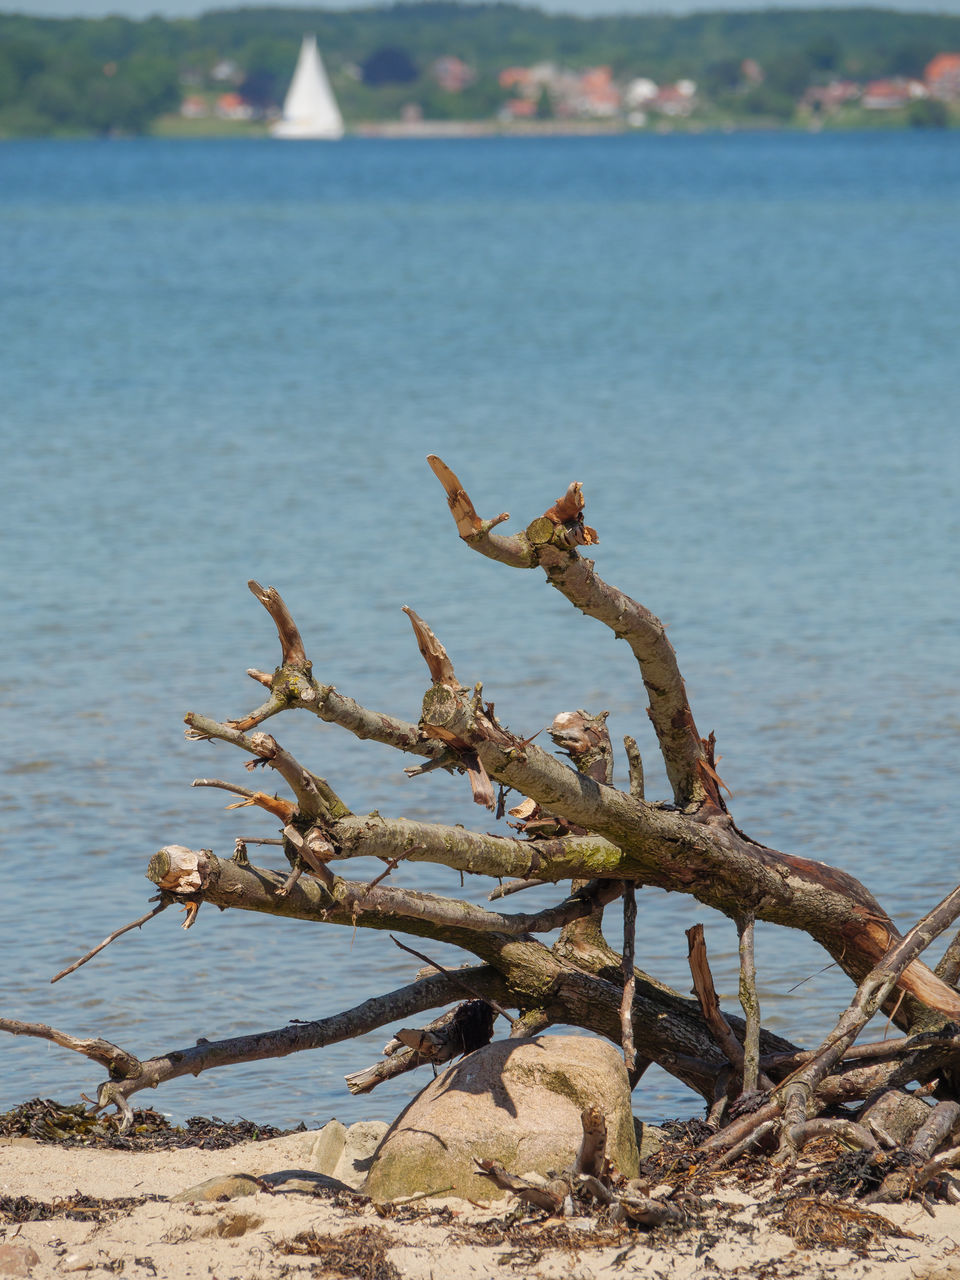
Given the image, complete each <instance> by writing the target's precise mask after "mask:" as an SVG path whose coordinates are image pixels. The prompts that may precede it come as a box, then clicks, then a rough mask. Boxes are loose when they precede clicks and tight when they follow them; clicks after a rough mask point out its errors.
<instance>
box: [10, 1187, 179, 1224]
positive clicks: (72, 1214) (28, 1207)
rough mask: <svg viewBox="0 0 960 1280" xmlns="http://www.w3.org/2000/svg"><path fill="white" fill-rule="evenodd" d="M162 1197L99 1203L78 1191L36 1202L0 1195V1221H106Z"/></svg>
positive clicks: (30, 1199)
mask: <svg viewBox="0 0 960 1280" xmlns="http://www.w3.org/2000/svg"><path fill="white" fill-rule="evenodd" d="M163 1198H164V1197H163V1196H153V1195H151V1196H124V1197H122V1198H121V1199H119V1200H100V1199H97V1198H96V1197H95V1196H85V1195H81V1193H80V1192H79V1191H77V1192H75V1193H74V1194H73V1195H72V1196H65V1197H64V1198H62V1199H58V1200H51V1201H50V1202H49V1203H48V1202H47V1201H44V1200H34V1199H33V1197H32V1196H4V1195H0V1222H17V1223H19V1222H48V1221H49V1220H50V1219H51V1218H70V1219H71V1220H72V1221H74V1222H106V1221H108V1219H110V1218H111V1217H115V1216H116V1215H117V1214H120V1213H126V1212H128V1211H129V1210H130V1209H136V1208H137V1207H138V1206H139V1205H142V1204H146V1203H147V1201H148V1200H162V1199H163Z"/></svg>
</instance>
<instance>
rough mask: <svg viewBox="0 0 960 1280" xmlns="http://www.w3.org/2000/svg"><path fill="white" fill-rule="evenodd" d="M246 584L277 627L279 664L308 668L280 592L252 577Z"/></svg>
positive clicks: (294, 626)
mask: <svg viewBox="0 0 960 1280" xmlns="http://www.w3.org/2000/svg"><path fill="white" fill-rule="evenodd" d="M247 586H248V587H249V588H250V590H251V591H252V592H253V594H254V595H255V596H256V598H257V599H258V600H259V601H260V603H261V604H262V605H263V607H264V608H265V609H266V611H267V613H269V615H270V617H271V618H272V619H273V621H274V625H275V626H276V628H277V636H278V638H279V640H280V650H281V659H280V661H281V665H282V666H284V667H294V668H297V669H300V670H303V669H309V666H310V663H309V661H308V659H307V654H306V650H305V649H304V647H303V640H302V639H301V637H300V631H299V628H298V627H297V624H296V623H295V622H294V620H293V617H292V615H291V613H290V610H289V609H288V608H287V606H286V604H284V601H283V598H282V596H281V595H280V592H279V591H277V589H276V587H261V585H260V583H259V582H254V581H253V579H252V578H251V580H250V581H249V582H248V583H247Z"/></svg>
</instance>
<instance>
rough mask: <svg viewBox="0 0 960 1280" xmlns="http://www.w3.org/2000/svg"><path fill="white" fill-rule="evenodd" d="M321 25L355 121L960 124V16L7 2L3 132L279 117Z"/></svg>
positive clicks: (199, 132) (452, 124)
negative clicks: (39, 11) (161, 13)
mask: <svg viewBox="0 0 960 1280" xmlns="http://www.w3.org/2000/svg"><path fill="white" fill-rule="evenodd" d="M308 31H309V32H314V33H315V34H316V36H317V39H318V43H319V46H320V49H321V52H322V55H323V58H324V62H325V64H326V68H327V71H328V73H329V76H330V80H331V83H332V86H333V90H334V93H335V95H336V98H337V100H338V102H339V104H340V108H341V110H342V112H343V115H344V118H345V120H346V124H347V127H348V129H353V130H354V131H364V130H366V131H369V132H378V131H379V132H387V133H390V132H395V133H401V134H402V133H413V134H417V133H431V132H434V133H444V132H470V131H471V130H473V131H479V132H488V131H494V130H505V131H531V132H532V131H544V132H549V131H565V132H575V131H578V130H592V131H602V130H611V131H612V130H623V129H637V130H643V129H649V130H658V131H661V132H665V131H674V130H680V129H683V130H702V129H724V128H738V127H739V128H742V127H752V128H756V127H783V126H792V127H802V128H805V129H815V130H818V129H832V128H877V127H945V126H950V125H957V124H958V123H960V52H957V51H958V50H960V16H956V15H953V16H951V15H945V14H940V15H934V14H922V13H903V12H894V11H888V10H875V9H863V8H860V9H855V8H850V9H807V10H789V9H783V10H769V11H754V12H738V13H734V12H730V13H724V12H712V13H705V12H701V13H695V14H688V15H686V16H668V15H660V16H619V17H589V18H588V17H580V16H573V15H569V14H557V13H546V12H541V11H540V10H538V9H533V8H525V7H520V6H517V5H512V4H495V5H487V4H453V3H447V2H445V0H440V2H437V3H432V2H428V3H413V4H397V5H392V6H389V7H375V8H365V9H352V10H339V11H336V10H311V9H271V8H251V9H232V10H222V11H217V12H211V13H206V14H203V15H201V16H199V17H195V18H176V19H169V18H163V17H157V16H154V17H151V18H147V19H144V20H140V21H134V20H131V19H129V18H123V17H106V18H57V19H54V18H40V17H30V16H26V15H23V14H11V13H8V14H6V15H0V137H17V136H43V135H64V136H71V135H84V134H135V133H155V134H162V135H167V136H171V135H175V136H193V137H197V136H210V135H217V134H226V135H243V134H256V133H264V132H266V130H267V129H268V127H269V125H270V123H271V121H273V120H275V119H276V118H277V116H278V115H279V112H280V106H281V104H282V102H283V95H284V93H285V90H286V87H287V85H288V83H289V80H290V76H291V73H292V70H293V67H294V64H295V62H296V57H297V51H298V49H299V46H300V42H301V39H302V37H303V35H304V33H305V32H308Z"/></svg>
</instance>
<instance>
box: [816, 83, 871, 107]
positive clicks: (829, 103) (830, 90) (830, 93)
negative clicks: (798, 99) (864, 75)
mask: <svg viewBox="0 0 960 1280" xmlns="http://www.w3.org/2000/svg"><path fill="white" fill-rule="evenodd" d="M862 92H863V87H862V85H859V84H857V82H856V81H855V80H831V81H830V83H829V84H815V85H811V86H810V88H809V89H808V90H807V91H806V93H805V94H804V95H803V102H804V105H805V106H808V107H814V108H816V109H817V110H820V111H836V110H837V109H838V108H840V107H842V106H845V105H846V104H847V103H848V102H856V100H857V98H859V97H860V94H861V93H862Z"/></svg>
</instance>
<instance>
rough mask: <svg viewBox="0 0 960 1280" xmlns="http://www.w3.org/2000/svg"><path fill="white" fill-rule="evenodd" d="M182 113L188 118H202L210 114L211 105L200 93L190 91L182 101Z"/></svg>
mask: <svg viewBox="0 0 960 1280" xmlns="http://www.w3.org/2000/svg"><path fill="white" fill-rule="evenodd" d="M180 114H181V115H182V116H183V117H184V118H185V119H186V120H202V119H203V118H204V117H205V116H208V115H209V114H210V107H209V105H208V103H207V100H206V98H201V96H200V94H199V93H190V94H188V95H187V96H186V97H185V98H184V100H183V101H182V102H181V103H180Z"/></svg>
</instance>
